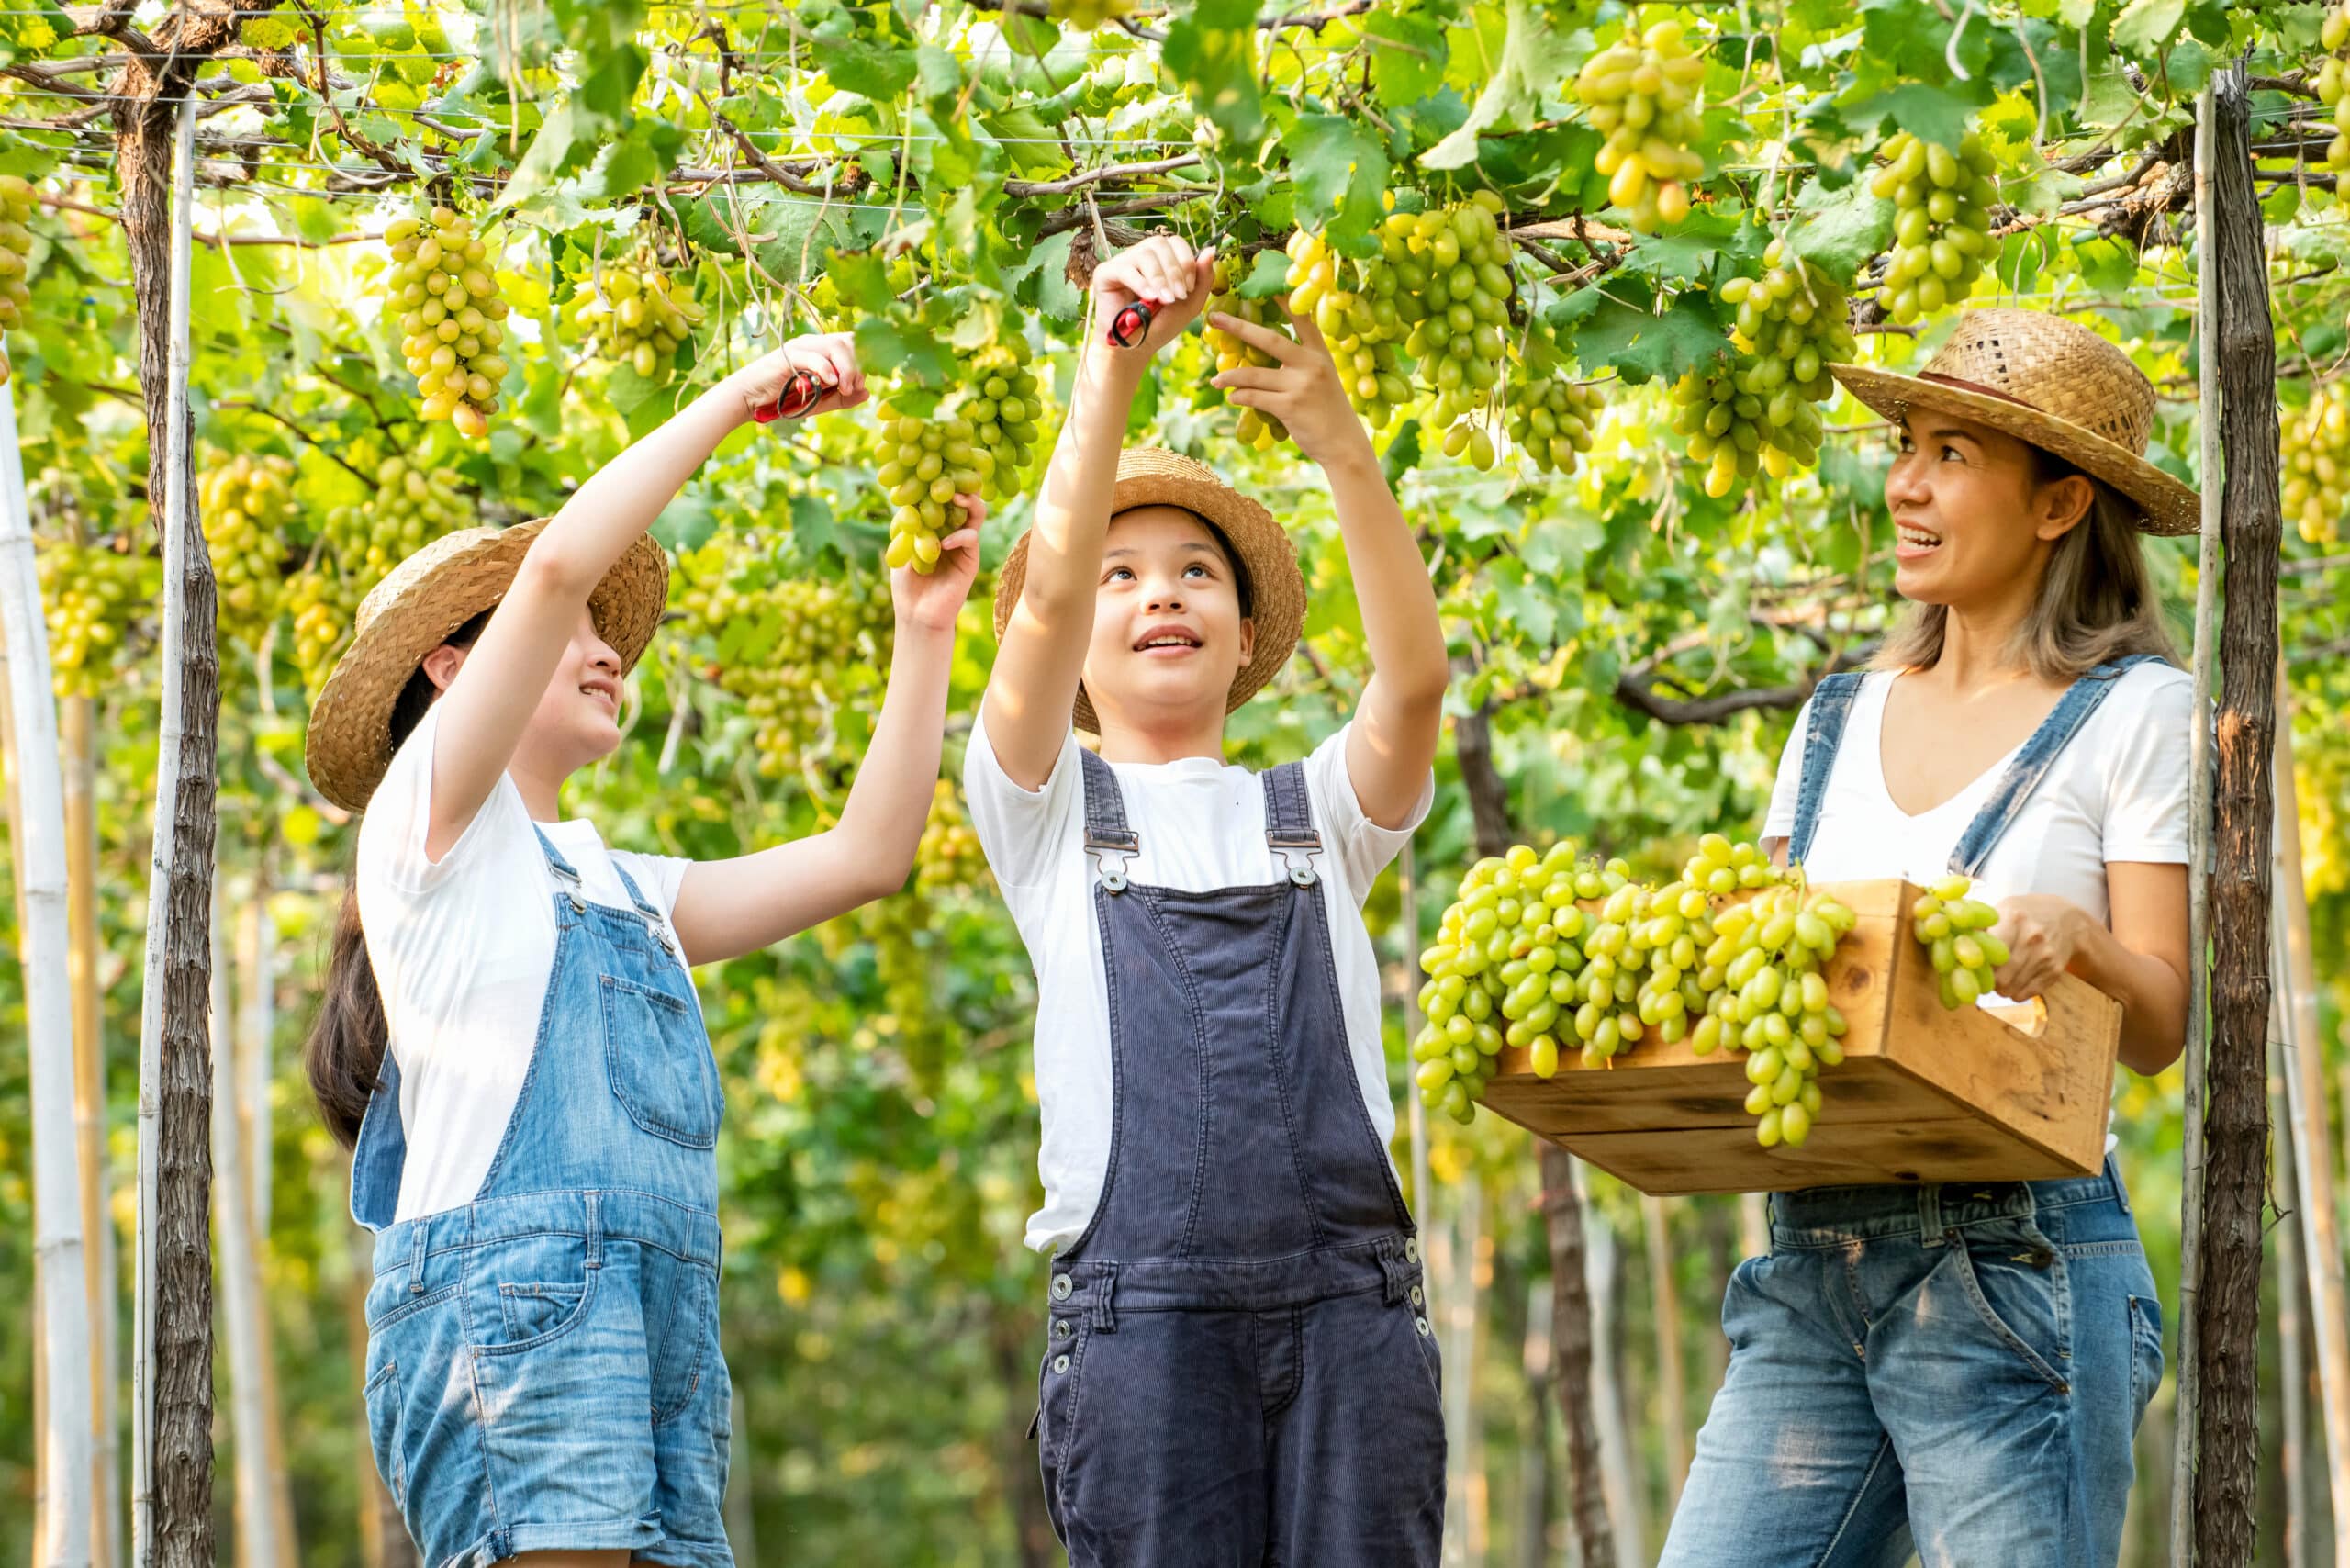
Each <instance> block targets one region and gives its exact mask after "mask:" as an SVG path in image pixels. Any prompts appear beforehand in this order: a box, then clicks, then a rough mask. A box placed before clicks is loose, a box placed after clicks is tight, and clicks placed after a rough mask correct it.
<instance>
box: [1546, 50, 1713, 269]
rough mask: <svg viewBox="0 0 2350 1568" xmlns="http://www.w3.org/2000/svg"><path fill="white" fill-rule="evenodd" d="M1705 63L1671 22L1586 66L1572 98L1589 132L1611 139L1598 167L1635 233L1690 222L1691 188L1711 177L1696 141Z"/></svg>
mask: <svg viewBox="0 0 2350 1568" xmlns="http://www.w3.org/2000/svg"><path fill="white" fill-rule="evenodd" d="M1705 77H1706V62H1705V57H1704V56H1703V55H1700V54H1698V53H1696V52H1695V50H1693V49H1692V48H1691V47H1690V44H1689V40H1688V39H1687V38H1686V37H1684V35H1683V33H1682V29H1681V24H1680V23H1679V22H1677V21H1673V20H1671V19H1667V20H1665V21H1661V22H1658V23H1656V24H1654V25H1653V26H1651V27H1650V28H1648V30H1647V31H1645V32H1636V31H1635V29H1634V28H1633V26H1632V25H1631V24H1629V23H1627V24H1626V26H1625V28H1624V37H1623V39H1622V40H1621V41H1620V42H1618V43H1617V44H1616V45H1614V46H1613V47H1612V48H1608V49H1604V50H1600V51H1599V52H1598V53H1597V54H1595V55H1593V56H1592V57H1591V58H1590V59H1589V60H1587V61H1585V62H1583V71H1582V73H1581V74H1579V75H1578V76H1576V78H1575V83H1574V95H1575V99H1576V101H1577V102H1579V103H1581V104H1582V105H1583V108H1584V111H1585V115H1586V118H1589V119H1590V121H1591V128H1592V129H1594V130H1596V131H1599V132H1601V133H1602V134H1603V135H1605V136H1606V138H1607V141H1606V145H1605V146H1603V147H1601V148H1600V150H1599V154H1598V156H1597V157H1596V158H1595V159H1594V160H1593V161H1592V162H1593V166H1594V167H1595V168H1596V169H1597V170H1598V171H1599V172H1600V173H1601V174H1605V175H1606V176H1607V177H1608V178H1607V199H1608V200H1610V201H1612V202H1614V203H1615V204H1616V205H1617V207H1622V208H1623V209H1624V210H1625V212H1626V213H1627V214H1628V217H1629V218H1630V220H1631V224H1632V227H1633V228H1635V229H1641V230H1650V231H1651V232H1653V231H1654V230H1658V229H1661V228H1663V227H1666V226H1668V225H1671V224H1675V223H1679V222H1680V221H1681V220H1682V219H1683V218H1687V217H1688V216H1689V184H1688V182H1690V181H1692V180H1695V179H1697V178H1699V177H1700V176H1702V175H1703V174H1705V172H1706V160H1705V159H1704V158H1703V157H1702V156H1701V155H1700V154H1699V153H1698V152H1697V151H1695V148H1694V147H1693V146H1692V145H1691V144H1692V143H1694V142H1695V141H1696V140H1697V139H1698V137H1699V135H1700V132H1701V128H1700V126H1699V123H1698V116H1697V110H1696V107H1695V99H1696V95H1697V88H1698V84H1700V83H1702V82H1703V81H1704V80H1705Z"/></svg>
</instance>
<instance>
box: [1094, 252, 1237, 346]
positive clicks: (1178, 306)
mask: <svg viewBox="0 0 2350 1568" xmlns="http://www.w3.org/2000/svg"><path fill="white" fill-rule="evenodd" d="M1214 278H1215V252H1214V250H1213V249H1210V250H1205V251H1200V252H1194V251H1192V247H1191V245H1190V244H1189V242H1187V241H1183V240H1180V239H1177V238H1176V237H1175V236H1173V235H1171V234H1154V235H1152V236H1151V237H1150V238H1149V239H1147V240H1145V241H1143V242H1142V243H1141V244H1139V245H1136V246H1134V247H1132V248H1131V249H1128V250H1125V251H1121V252H1118V253H1117V254H1116V255H1114V256H1113V257H1111V258H1110V259H1109V260H1108V261H1106V262H1104V263H1102V264H1101V265H1100V266H1098V267H1096V268H1094V269H1093V298H1094V301H1095V303H1096V305H1097V307H1098V309H1097V311H1096V315H1097V316H1098V317H1099V318H1100V320H1101V327H1102V330H1106V329H1107V328H1108V326H1109V324H1110V323H1111V322H1112V321H1114V320H1116V319H1117V317H1118V312H1119V311H1121V310H1123V309H1125V308H1126V307H1127V306H1129V305H1132V304H1135V303H1136V301H1141V302H1144V303H1147V304H1148V305H1149V307H1150V308H1151V319H1150V330H1149V331H1148V332H1147V333H1146V334H1144V336H1143V339H1142V341H1141V342H1137V343H1132V344H1128V345H1127V346H1125V347H1123V348H1120V347H1116V346H1114V345H1112V346H1111V350H1110V352H1112V353H1116V354H1120V355H1125V354H1133V355H1136V356H1137V357H1139V358H1142V359H1148V358H1149V357H1150V356H1151V355H1153V354H1155V353H1158V351H1159V350H1160V349H1162V348H1164V347H1166V346H1167V345H1168V344H1169V343H1170V342H1174V341H1175V340H1176V339H1177V338H1179V337H1181V335H1182V332H1183V329H1184V328H1186V327H1188V326H1190V325H1191V324H1192V322H1193V321H1194V320H1196V319H1198V318H1199V314H1200V312H1201V310H1202V309H1203V308H1205V307H1206V305H1207V302H1208V292H1209V290H1210V289H1211V288H1212V287H1213V286H1214ZM1095 335H1096V336H1097V337H1099V336H1100V330H1097V331H1096V333H1095Z"/></svg>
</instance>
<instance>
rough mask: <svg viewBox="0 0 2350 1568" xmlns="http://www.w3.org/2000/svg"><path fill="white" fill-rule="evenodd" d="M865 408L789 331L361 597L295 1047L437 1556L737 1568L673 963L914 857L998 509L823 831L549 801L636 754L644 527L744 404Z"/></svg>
mask: <svg viewBox="0 0 2350 1568" xmlns="http://www.w3.org/2000/svg"><path fill="white" fill-rule="evenodd" d="M816 393H821V396H813V395H814V394H816ZM811 398H812V401H811ZM864 398H865V383H864V377H863V376H862V375H861V374H860V373H859V372H858V369H857V365H856V359H855V356H854V354H853V353H852V352H851V348H850V343H849V340H848V339H847V338H845V337H830V338H803V339H796V340H794V341H792V342H788V343H786V344H784V345H783V346H782V347H781V348H779V349H778V350H776V351H775V352H774V353H770V354H768V355H767V356H766V357H764V358H762V359H760V360H758V361H757V362H755V364H751V365H749V366H746V367H745V368H744V369H743V370H741V371H738V372H736V373H735V374H734V375H731V376H729V377H727V378H726V379H725V380H723V381H722V382H720V383H719V384H718V385H717V386H713V387H712V388H711V389H710V390H709V391H708V392H706V393H704V394H703V395H702V396H701V397H700V398H698V399H697V400H696V401H694V402H693V403H692V404H691V405H689V406H688V407H687V408H686V409H683V410H682V411H680V412H679V413H678V414H677V416H676V417H675V418H673V419H671V420H669V421H668V422H667V423H666V424H665V425H663V426H662V427H661V428H660V429H659V430H658V431H655V432H654V433H653V434H651V435H649V436H647V437H646V438H645V439H644V440H643V441H641V442H637V443H636V444H635V445H634V446H632V447H631V448H629V449H628V451H626V452H625V453H623V454H621V456H620V457H618V458H617V459H615V460H614V461H613V462H611V463H610V464H608V465H606V466H605V467H604V468H603V469H601V470H600V471H599V472H598V473H597V474H596V475H595V476H592V477H591V478H589V479H588V482H587V483H586V484H584V485H582V486H581V487H579V489H578V491H577V492H576V494H575V495H574V496H573V497H572V498H571V499H570V500H569V501H568V502H566V503H565V506H564V508H563V510H562V511H561V512H559V513H558V514H557V515H556V516H555V517H554V520H553V521H549V522H545V523H525V524H522V525H520V526H518V527H514V528H509V529H504V530H497V529H488V528H481V529H471V530H466V531H464V532H459V533H454V534H451V535H449V536H447V537H446V538H443V539H441V540H437V541H435V542H434V543H431V544H428V545H426V546H425V547H424V548H423V549H422V550H420V551H419V552H417V554H414V555H412V556H410V557H409V558H408V560H406V561H404V562H402V563H401V564H400V565H399V566H396V567H394V568H393V570H392V572H391V574H390V575H389V576H388V577H386V578H385V579H384V581H383V582H382V583H380V584H378V585H377V586H376V588H375V589H374V591H372V592H371V593H370V594H369V595H368V596H367V599H366V601H365V602H364V604H363V605H362V606H361V607H360V610H359V615H358V628H357V633H356V635H355V636H354V638H353V642H352V644H351V647H350V649H349V650H348V651H347V652H345V653H344V654H343V655H342V657H341V660H340V662H339V663H338V664H337V665H336V666H335V669H334V672H333V674H332V675H331V676H330V678H328V681H327V683H326V686H325V688H324V689H323V690H322V691H321V692H320V693H319V700H318V703H317V706H316V707H315V708H314V709H313V711H312V712H311V717H310V729H309V738H308V761H309V770H310V777H311V778H312V780H313V781H314V782H315V783H316V784H317V785H318V787H319V790H321V791H322V792H323V793H324V794H325V795H326V796H327V797H328V798H329V799H330V800H332V801H336V802H337V803H338V804H340V805H342V806H345V807H347V808H349V809H351V810H353V811H359V810H362V809H364V810H365V812H366V816H365V818H364V821H363V822H362V823H361V824H360V829H359V851H358V860H357V868H356V870H355V872H354V875H353V885H352V888H351V890H350V892H349V895H348V896H347V897H346V899H345V901H344V904H343V911H342V916H341V923H340V924H339V926H338V928H337V930H336V933H335V937H334V944H333V951H332V957H331V960H330V970H329V974H328V980H327V987H326V995H325V998H324V1002H323V1005H322V1008H321V1011H320V1015H319V1021H318V1024H317V1025H316V1028H315V1030H314V1033H313V1035H312V1036H311V1040H310V1045H309V1051H308V1056H309V1070H310V1076H311V1081H312V1084H313V1087H314V1088H315V1089H316V1091H317V1092H318V1095H319V1103H320V1105H321V1107H322V1108H323V1111H324V1113H325V1116H326V1120H327V1125H328V1126H330V1128H331V1129H332V1130H333V1131H334V1132H335V1134H336V1136H337V1137H341V1139H342V1140H343V1141H345V1142H346V1143H353V1144H355V1149H354V1152H353V1161H352V1181H351V1198H352V1213H353V1216H354V1217H355V1218H357V1219H358V1220H359V1221H360V1223H362V1224H363V1225H365V1226H368V1227H369V1228H370V1229H371V1230H374V1231H375V1233H376V1236H375V1284H374V1288H373V1289H372V1290H370V1292H369V1293H368V1296H367V1382H366V1405H367V1424H368V1432H369V1438H370V1440H371V1446H372V1447H373V1449H374V1451H375V1464H376V1468H377V1470H378V1471H379V1472H380V1473H381V1474H382V1476H383V1478H384V1482H385V1484H386V1486H388V1487H389V1488H390V1490H391V1493H392V1495H393V1497H394V1499H395V1500H396V1501H397V1503H398V1505H399V1506H400V1509H401V1513H402V1515H403V1517H404V1518H406V1519H407V1521H408V1529H409V1531H410V1533H411V1534H413V1535H414V1536H415V1538H416V1541H417V1544H418V1545H419V1547H420V1548H421V1550H422V1552H423V1559H424V1562H425V1563H426V1564H427V1568H474V1565H476V1564H480V1563H487V1562H498V1561H501V1560H504V1559H507V1558H518V1557H519V1558H528V1557H531V1556H533V1555H535V1554H540V1553H563V1554H565V1556H564V1561H565V1562H586V1561H589V1560H590V1559H591V1557H592V1558H593V1560H596V1561H604V1562H614V1563H618V1562H625V1561H629V1560H631V1559H632V1558H633V1559H634V1560H635V1561H639V1562H666V1563H677V1564H688V1565H691V1568H723V1565H725V1564H729V1563H731V1562H733V1555H732V1553H731V1552H730V1551H728V1549H727V1543H726V1532H725V1529H724V1528H723V1525H722V1521H721V1518H720V1512H719V1506H720V1500H721V1497H722V1495H723V1493H724V1491H725V1486H726V1465H727V1440H728V1438H729V1436H730V1415H729V1410H728V1405H729V1392H730V1387H731V1385H730V1383H729V1381H728V1378H727V1373H726V1363H725V1361H724V1359H723V1358H722V1355H721V1354H720V1350H719V1343H718V1269H719V1226H718V1216H717V1213H716V1210H717V1200H718V1165H717V1157H716V1154H715V1152H714V1146H715V1145H716V1143H717V1139H718V1128H719V1118H720V1114H721V1103H720V1086H719V1079H718V1070H717V1065H716V1063H715V1062H714V1061H713V1060H712V1059H711V1047H710V1039H709V1036H707V1035H706V1034H705V1033H704V1031H703V1026H702V1019H701V1011H700V1006H699V1002H698V1000H697V999H696V997H695V994H694V988H693V982H692V980H691V978H690V976H689V975H688V966H690V965H694V964H703V963H711V962H714V961H717V960H721V959H724V958H733V957H735V956H737V955H740V954H743V953H747V952H751V951H754V950H755V949H757V948H759V947H763V946H767V944H769V943H772V942H776V941H779V940H780V939H782V938H783V937H785V936H788V935H790V934H792V933H793V932H795V931H800V930H802V929H804V928H806V927H808V926H810V925H813V924H816V923H817V922H819V921H822V920H826V919H829V918H831V917H832V916H834V915H835V914H838V913H842V912H844V911H846V910H849V909H852V908H854V907H856V905H858V904H860V903H863V902H867V901H868V900H871V899H875V898H878V897H881V896H882V895H884V894H886V893H889V892H892V891H894V890H896V889H897V888H898V887H899V886H900V885H901V884H902V883H903V881H904V879H905V876H906V872H907V871H908V869H909V868H911V867H912V863H913V857H914V851H915V846H916V844H917V842H918V841H919V839H920V837H921V834H922V831H923V822H924V820H925V819H926V817H927V816H928V812H929V807H930V801H931V795H932V783H933V781H934V779H935V778H936V777H937V773H938V754H939V743H940V736H941V732H942V730H943V728H944V723H945V711H946V687H947V674H948V666H949V664H950V661H951V657H952V654H953V648H954V628H955V618H956V612H957V610H958V609H959V608H960V606H961V604H962V601H963V599H964V597H965V596H966V594H967V593H968V590H969V588H970V583H971V577H972V573H973V569H974V566H975V564H976V560H977V556H978V553H979V552H978V533H977V532H976V530H977V525H978V523H979V520H980V518H981V515H982V510H981V508H980V507H979V503H978V501H977V500H976V499H975V498H969V497H965V498H961V499H962V500H963V501H964V503H965V505H966V507H967V509H968V514H969V517H970V519H971V523H972V526H971V527H969V528H966V529H964V530H962V531H961V532H957V534H956V535H955V536H954V537H952V538H949V539H947V540H946V542H945V543H946V557H945V564H944V565H943V566H941V567H940V569H939V570H938V571H937V572H936V573H935V575H934V576H930V577H915V576H913V575H912V574H910V573H907V572H903V571H901V572H899V573H897V574H895V577H894V578H893V581H892V585H891V586H892V591H893V594H894V597H895V599H896V601H897V641H896V656H895V660H894V663H893V665H892V667H891V669H890V687H889V694H888V698H887V700H886V701H885V702H884V704H883V706H882V711H881V714H880V718H879V721H878V725H877V727H876V730H875V733H874V739H873V745H872V750H871V752H870V754H869V755H868V756H867V759H866V766H865V767H861V768H859V769H858V771H857V776H856V788H855V789H854V790H851V791H850V794H849V798H848V801H847V803H846V805H845V807H844V809H843V811H842V813H841V819H840V822H839V824H838V825H837V826H835V827H834V829H832V830H831V831H830V832H827V833H822V834H815V835H813V836H811V837H808V838H804V839H800V840H799V841H797V842H795V843H791V844H785V845H780V846H777V847H774V848H771V849H767V850H764V851H762V852H760V853H758V854H755V855H747V856H744V857H739V858H735V859H731V860H717V861H699V862H696V861H687V860H678V859H671V858H666V857H657V856H647V855H627V854H615V853H612V852H610V851H608V850H607V849H606V848H605V846H604V845H603V842H602V840H601V838H600V837H599V834H597V831H596V828H595V826H594V824H593V823H587V822H583V821H579V820H576V819H574V820H571V821H563V820H559V819H560V818H561V810H560V806H559V803H558V801H559V796H560V792H561V790H562V787H563V784H564V782H565V779H566V778H568V777H569V776H570V775H571V774H572V773H573V772H574V771H576V769H578V768H580V767H585V766H588V764H590V763H593V762H596V761H597V760H599V759H600V758H602V757H604V756H609V755H610V753H611V752H612V751H613V750H614V749H615V748H616V747H617V746H618V745H619V744H620V731H619V728H618V724H617V718H618V713H619V709H620V704H621V682H622V680H623V679H624V678H626V675H627V672H628V671H629V669H630V668H631V667H632V666H634V664H635V663H636V660H637V658H638V656H639V655H642V654H643V651H644V647H645V644H647V643H648V642H649V641H650V640H651V638H652V635H653V632H654V628H655V625H657V624H658V622H659V621H660V618H661V612H662V606H663V603H664V600H665V598H666V583H667V580H668V565H667V561H666V557H665V556H664V555H663V554H662V553H661V549H660V546H659V545H657V544H655V543H653V541H652V540H651V539H649V538H648V537H646V530H647V528H648V527H649V526H650V525H651V524H652V522H653V521H654V519H655V516H656V515H657V514H658V513H659V512H660V511H661V509H662V508H663V507H664V506H666V504H667V503H668V502H669V500H670V499H671V498H673V497H674V496H675V495H676V494H677V489H678V487H679V486H680V485H682V484H683V483H684V482H685V480H686V478H687V476H688V475H690V474H691V473H692V472H693V471H694V469H695V467H696V466H697V465H699V464H700V462H701V461H702V459H704V458H705V457H707V456H709V455H710V454H711V450H712V449H713V448H714V447H716V445H717V444H718V442H720V441H721V440H722V439H723V438H724V437H725V436H727V435H728V434H729V433H731V432H732V431H734V430H736V429H737V428H739V427H740V426H741V425H742V424H743V423H744V422H745V420H748V419H749V418H751V417H753V416H754V415H757V416H759V417H771V416H770V415H769V410H770V409H771V408H778V407H779V408H780V409H783V410H786V411H802V412H806V411H813V410H814V409H820V408H846V407H850V406H852V405H854V404H856V403H859V402H862V401H863V400H864ZM802 405H805V407H802ZM363 917H364V921H363Z"/></svg>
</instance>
